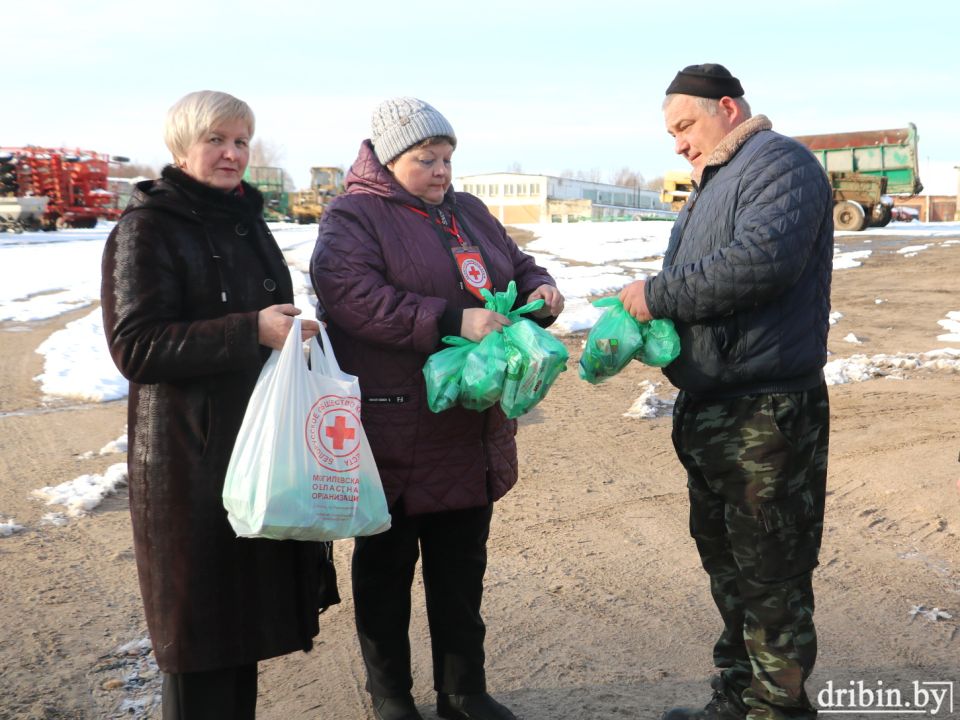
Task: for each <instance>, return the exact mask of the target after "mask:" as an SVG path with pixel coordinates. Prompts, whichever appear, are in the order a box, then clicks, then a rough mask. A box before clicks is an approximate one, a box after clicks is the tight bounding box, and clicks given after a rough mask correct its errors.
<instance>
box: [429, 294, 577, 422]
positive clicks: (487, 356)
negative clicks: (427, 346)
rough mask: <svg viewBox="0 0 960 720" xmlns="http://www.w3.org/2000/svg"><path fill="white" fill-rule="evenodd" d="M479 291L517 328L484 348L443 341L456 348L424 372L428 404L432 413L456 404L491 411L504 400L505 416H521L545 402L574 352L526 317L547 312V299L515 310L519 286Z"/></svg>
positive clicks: (436, 355) (439, 356) (447, 350)
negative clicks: (570, 353) (538, 312)
mask: <svg viewBox="0 0 960 720" xmlns="http://www.w3.org/2000/svg"><path fill="white" fill-rule="evenodd" d="M480 292H481V293H482V294H483V297H484V299H485V300H486V304H485V306H484V307H485V308H486V309H487V310H492V311H494V312H498V313H500V314H501V315H504V316H506V317H507V318H508V319H509V320H510V321H511V323H513V324H512V325H510V326H508V327H507V328H505V330H504V332H495V333H490V334H489V335H487V336H486V337H485V338H483V340H481V341H480V342H479V343H475V342H472V341H470V340H467V339H466V338H462V337H454V336H448V337H444V338H443V341H444V342H445V343H447V344H448V345H451V346H452V347H448V348H444V349H443V350H440V351H439V352H436V353H434V354H433V355H431V356H430V357H429V358H427V362H426V364H425V365H424V367H423V375H424V379H425V380H426V384H427V404H428V406H429V407H430V409H431V410H432V411H433V412H442V411H443V410H447V409H449V408H451V407H453V406H454V405H457V404H459V405H462V406H463V407H465V408H468V409H470V410H486V409H487V408H490V407H492V406H493V405H494V404H495V403H497V402H498V401H500V402H501V407H503V409H504V412H505V413H507V414H508V415H509V416H510V417H518V416H519V415H522V414H523V413H524V412H526V411H528V410H529V409H530V408H532V407H533V406H534V405H536V403H538V402H539V401H540V400H542V399H543V397H544V396H545V395H546V393H547V390H548V389H549V388H550V386H551V385H552V384H553V382H554V380H556V377H557V375H559V374H560V373H561V372H562V371H563V370H565V369H566V361H567V359H568V357H569V353H567V349H566V347H564V345H563V343H562V342H560V341H559V340H557V339H556V338H554V337H553V336H552V335H551V334H550V333H548V332H547V331H545V330H544V329H543V328H541V327H540V326H539V325H537V324H536V323H534V322H532V321H530V320H527V319H526V318H523V317H521V316H522V315H523V314H524V313H528V312H532V311H534V310H538V309H540V308H541V307H543V300H535V301H533V302H531V303H527V304H526V305H523V306H521V307H519V308H517V309H516V310H511V308H512V307H513V304H514V303H515V302H516V300H517V284H516V283H515V282H514V281H512V280H511V281H510V284H509V285H508V286H507V289H506V290H505V291H504V292H499V293H491V292H490V291H489V290H486V289H482V290H481V291H480ZM505 394H506V405H504V404H503V398H504V396H505Z"/></svg>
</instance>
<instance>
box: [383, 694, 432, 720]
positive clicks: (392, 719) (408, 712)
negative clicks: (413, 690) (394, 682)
mask: <svg viewBox="0 0 960 720" xmlns="http://www.w3.org/2000/svg"><path fill="white" fill-rule="evenodd" d="M370 699H371V700H373V714H374V715H375V716H376V717H377V720H423V716H422V715H421V714H420V712H419V711H418V710H417V706H416V705H415V704H414V702H413V698H412V697H411V696H410V695H398V696H397V697H378V696H377V695H371V696H370Z"/></svg>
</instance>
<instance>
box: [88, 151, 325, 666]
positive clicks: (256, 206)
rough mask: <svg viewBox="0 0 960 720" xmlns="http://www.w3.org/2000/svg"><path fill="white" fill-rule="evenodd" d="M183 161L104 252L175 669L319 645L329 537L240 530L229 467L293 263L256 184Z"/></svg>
mask: <svg viewBox="0 0 960 720" xmlns="http://www.w3.org/2000/svg"><path fill="white" fill-rule="evenodd" d="M243 189H244V193H243V195H242V196H237V195H227V194H225V193H223V192H220V191H218V190H215V189H212V188H209V187H207V186H205V185H202V184H201V183H198V182H196V181H194V180H192V179H191V178H190V177H188V176H187V175H185V174H184V173H182V172H181V171H179V170H177V169H176V168H172V167H168V168H165V169H164V172H163V178H162V179H161V180H157V181H147V182H143V183H140V184H139V185H138V186H137V189H136V191H135V193H134V195H133V198H132V200H131V203H130V206H129V207H128V208H127V211H126V212H125V214H124V216H123V217H122V219H121V220H120V222H119V223H118V224H117V226H116V228H114V230H113V231H112V232H111V233H110V237H109V238H108V239H107V243H106V247H105V249H104V255H103V278H102V283H103V284H102V303H103V320H104V323H103V324H104V330H105V333H106V335H107V341H108V343H109V346H110V353H111V355H112V356H113V360H114V362H115V363H116V364H117V367H118V368H119V369H120V371H121V372H122V373H123V375H124V377H126V378H128V379H129V380H130V398H129V436H130V447H129V455H128V466H129V481H130V515H131V520H132V524H133V535H134V548H135V551H136V558H137V569H138V572H139V577H140V590H141V593H142V595H143V603H144V609H145V611H146V618H147V625H148V627H149V630H150V636H151V638H152V640H153V647H154V651H155V653H156V658H157V662H158V664H159V666H160V669H161V670H164V671H166V672H196V671H203V670H211V669H216V668H222V667H229V666H234V665H240V664H246V663H251V662H255V661H257V660H261V659H264V658H268V657H273V656H276V655H280V654H283V653H288V652H291V651H294V650H309V649H310V648H311V646H312V638H313V637H314V636H315V635H316V634H317V631H318V619H317V615H318V608H317V604H318V596H317V582H318V580H317V573H318V568H319V562H320V560H319V558H320V552H321V549H322V545H321V544H318V543H304V542H296V541H285V542H279V541H275V540H259V539H257V540H249V539H238V538H237V537H236V536H235V535H234V532H233V530H232V529H231V527H230V525H229V523H228V522H227V515H226V511H225V510H224V508H223V503H222V500H221V491H222V488H223V481H224V475H225V472H226V467H227V462H228V460H229V458H230V453H231V450H232V448H233V444H234V440H235V439H236V436H237V431H238V430H239V427H240V422H241V420H242V418H243V413H244V410H245V409H246V405H247V401H248V400H249V398H250V393H251V391H252V390H253V386H254V384H255V382H256V379H257V376H258V374H259V372H260V368H261V366H262V364H263V362H264V360H265V358H266V357H267V356H268V355H269V350H267V349H266V348H264V347H263V346H261V345H259V344H258V342H257V312H258V311H259V310H260V309H262V308H264V307H267V306H269V305H274V304H277V303H283V302H292V299H293V290H292V287H291V282H290V274H289V270H288V268H287V267H286V264H285V263H284V260H283V256H282V255H281V253H280V250H279V248H278V247H277V244H276V242H275V241H274V239H273V237H272V236H271V235H270V232H269V230H268V229H267V227H266V225H265V224H264V222H263V220H262V219H261V215H260V213H261V209H262V204H263V200H262V197H261V196H260V194H259V193H258V192H257V191H256V190H255V189H254V188H252V187H250V186H247V185H244V186H243Z"/></svg>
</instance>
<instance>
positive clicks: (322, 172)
mask: <svg viewBox="0 0 960 720" xmlns="http://www.w3.org/2000/svg"><path fill="white" fill-rule="evenodd" d="M341 192H343V169H342V168H339V167H327V166H323V167H312V168H310V189H309V190H301V191H300V192H294V193H290V200H289V205H290V208H289V212H290V217H292V218H293V220H294V221H295V222H298V223H300V224H301V225H305V224H307V223H315V222H317V221H319V220H320V216H321V215H322V214H323V209H324V208H325V207H326V206H327V203H329V202H330V201H331V200H332V199H333V198H335V197H336V196H337V195H339V194H340V193H341Z"/></svg>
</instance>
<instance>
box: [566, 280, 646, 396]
mask: <svg viewBox="0 0 960 720" xmlns="http://www.w3.org/2000/svg"><path fill="white" fill-rule="evenodd" d="M592 304H593V306H594V307H605V308H607V309H606V311H605V312H604V313H603V315H601V316H600V319H599V320H597V322H596V324H595V325H594V326H593V327H592V328H591V329H590V332H589V333H588V334H587V343H586V345H585V346H584V348H583V354H582V355H581V356H580V377H581V378H582V379H584V380H586V381H587V382H590V383H593V384H597V383H599V382H602V381H604V380H606V379H607V378H608V377H613V376H614V375H616V374H617V373H618V372H620V371H621V370H623V368H625V367H626V366H627V363H629V362H630V361H631V360H633V357H634V355H636V354H637V353H638V352H639V351H640V350H641V349H642V348H643V333H642V332H641V330H640V323H638V322H637V321H636V319H635V318H634V317H633V316H632V315H631V314H630V313H628V312H627V311H626V310H624V308H623V303H621V302H620V299H619V298H617V297H605V298H600V299H599V300H594V301H593V303H592Z"/></svg>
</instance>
